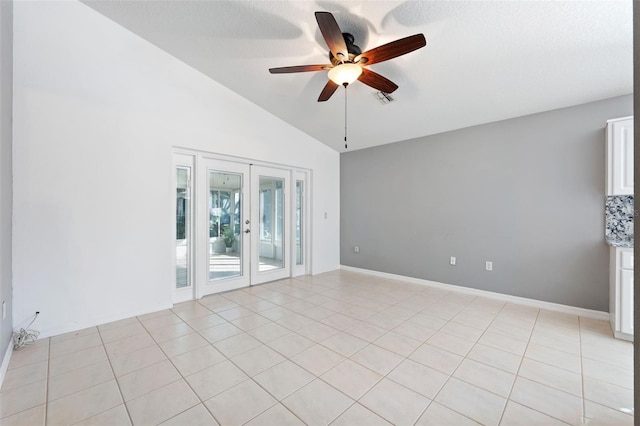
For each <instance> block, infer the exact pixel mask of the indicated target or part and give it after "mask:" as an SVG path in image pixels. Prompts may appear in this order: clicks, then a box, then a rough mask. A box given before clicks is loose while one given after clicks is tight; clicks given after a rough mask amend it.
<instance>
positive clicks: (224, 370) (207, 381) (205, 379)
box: [186, 361, 249, 401]
mask: <svg viewBox="0 0 640 426" xmlns="http://www.w3.org/2000/svg"><path fill="white" fill-rule="evenodd" d="M248 378H249V376H247V375H246V374H244V373H243V372H242V370H240V369H239V368H238V367H236V366H235V365H233V363H231V362H230V361H223V362H220V363H218V364H216V365H213V366H211V367H209V368H206V369H204V370H201V371H198V372H197V373H195V374H192V375H190V376H187V377H186V380H187V382H188V383H189V385H190V386H191V387H192V388H193V390H194V391H195V392H196V394H197V395H198V396H199V397H200V399H201V400H203V401H204V400H207V399H209V398H211V397H213V396H215V395H217V394H219V393H220V392H224V391H225V390H227V389H229V388H230V387H233V386H235V385H237V384H238V383H241V382H243V381H245V380H247V379H248Z"/></svg>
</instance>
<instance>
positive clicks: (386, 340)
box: [374, 331, 422, 356]
mask: <svg viewBox="0 0 640 426" xmlns="http://www.w3.org/2000/svg"><path fill="white" fill-rule="evenodd" d="M374 344H375V345H376V346H380V347H381V348H384V349H387V350H389V351H391V352H395V353H397V354H398V355H401V356H408V355H409V354H411V353H412V352H413V351H415V350H416V349H418V347H419V346H420V345H421V344H422V342H420V341H418V340H415V339H412V338H410V337H407V336H403V335H402V334H397V333H394V332H393V331H390V332H388V333H387V334H385V335H384V336H381V337H380V338H378V339H377V340H376V341H375V342H374Z"/></svg>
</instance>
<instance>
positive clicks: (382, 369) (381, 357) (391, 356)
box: [351, 345, 404, 376]
mask: <svg viewBox="0 0 640 426" xmlns="http://www.w3.org/2000/svg"><path fill="white" fill-rule="evenodd" d="M403 359H404V358H403V357H402V356H400V355H398V354H395V353H393V352H391V351H388V350H386V349H383V348H381V347H379V346H376V345H369V346H365V347H364V348H363V349H361V350H360V351H358V352H356V353H355V354H353V355H352V356H351V360H352V361H355V362H357V363H358V364H360V365H362V366H364V367H367V368H368V369H370V370H373V371H375V372H376V373H378V374H382V375H383V376H384V375H386V374H387V373H389V372H390V371H391V370H393V369H394V368H395V366H396V365H398V364H400V362H402V360H403Z"/></svg>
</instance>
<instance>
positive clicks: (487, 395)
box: [435, 377, 507, 424]
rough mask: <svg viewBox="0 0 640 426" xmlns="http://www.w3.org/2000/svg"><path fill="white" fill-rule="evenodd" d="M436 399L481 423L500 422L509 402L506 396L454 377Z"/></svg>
mask: <svg viewBox="0 0 640 426" xmlns="http://www.w3.org/2000/svg"><path fill="white" fill-rule="evenodd" d="M435 401H436V402H438V403H439V404H442V405H444V406H445V407H447V408H450V409H452V410H454V411H456V412H458V413H460V414H463V415H465V416H467V417H469V418H471V419H473V420H475V421H477V422H478V423H481V424H498V422H499V421H500V417H501V416H502V411H503V410H504V407H505V404H506V402H507V400H506V399H505V398H502V397H500V396H498V395H496V394H494V393H491V392H489V391H486V390H484V389H481V388H479V387H477V386H474V385H471V384H469V383H466V382H463V381H461V380H458V379H456V378H453V377H452V378H451V379H449V381H448V382H447V383H446V384H445V385H444V387H443V388H442V390H441V391H440V393H439V394H438V396H436V398H435Z"/></svg>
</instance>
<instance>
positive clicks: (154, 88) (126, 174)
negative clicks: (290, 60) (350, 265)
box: [13, 1, 339, 335]
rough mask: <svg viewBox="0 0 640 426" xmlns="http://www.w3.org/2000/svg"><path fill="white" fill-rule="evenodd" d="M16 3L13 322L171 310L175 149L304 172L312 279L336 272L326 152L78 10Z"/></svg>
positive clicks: (47, 327)
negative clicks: (309, 176) (309, 189)
mask: <svg viewBox="0 0 640 426" xmlns="http://www.w3.org/2000/svg"><path fill="white" fill-rule="evenodd" d="M14 9H15V10H14V14H15V21H14V29H15V35H14V53H15V56H14V66H15V68H14V74H15V76H14V80H15V81H14V91H15V93H14V99H15V103H14V116H15V126H14V143H15V153H14V173H15V186H14V196H15V201H14V209H15V215H14V217H15V219H14V224H13V225H14V230H13V232H14V252H13V272H14V325H15V326H16V327H18V326H20V325H21V324H22V323H23V322H24V321H25V320H27V319H29V318H30V317H31V316H32V314H33V313H34V312H35V311H36V310H39V311H40V312H41V315H40V318H39V319H38V322H37V323H36V324H34V327H36V328H37V329H39V330H41V331H42V332H43V334H44V335H51V334H57V333H60V332H63V331H68V330H73V329H79V328H83V327H86V326H90V325H95V324H99V323H103V322H106V321H111V320H115V319H118V318H122V317H126V316H130V315H134V314H140V313H143V312H150V311H153V310H157V309H162V308H166V307H168V306H170V305H171V285H172V276H171V262H172V261H173V257H172V256H171V249H170V247H171V241H172V238H173V236H174V235H173V231H172V222H171V214H170V209H171V196H172V194H173V191H172V188H171V184H172V173H173V171H172V168H171V153H172V147H173V146H180V147H185V148H192V149H200V150H205V151H209V152H215V153H221V154H225V155H234V156H240V157H245V158H251V159H257V160H261V161H269V162H276V163H282V164H288V165H295V166H298V167H303V168H309V169H312V170H313V200H312V203H313V212H312V215H313V217H312V220H313V229H312V232H313V247H312V250H313V259H312V264H313V272H314V273H320V272H325V271H329V270H333V269H336V268H338V265H339V155H338V153H336V152H334V151H332V150H330V149H329V148H327V147H326V146H324V145H322V144H321V143H319V142H318V141H316V140H315V139H312V138H311V137H309V136H307V135H306V134H303V133H301V132H300V131H298V130H296V129H294V128H292V127H291V126H289V125H288V124H286V123H284V122H282V121H281V120H279V119H278V118H275V117H274V116H272V115H271V114H269V113H267V112H265V111H264V110H262V109H260V108H258V107H257V106H255V105H254V104H251V103H249V102H248V101H246V100H245V99H244V98H241V97H239V96H238V95H236V94H235V93H233V92H231V91H229V90H227V89H226V88H224V87H222V86H220V85H219V84H217V83H216V82H213V81H211V80H210V79H209V78H207V77H205V76H204V75H202V74H200V73H198V72H197V71H194V70H193V69H191V68H189V67H188V66H186V65H185V64H183V63H182V62H180V61H178V60H177V59H175V58H173V57H171V56H169V55H168V54H166V53H165V52H163V51H161V50H159V49H158V48H156V47H155V46H153V45H151V44H149V43H148V42H146V41H144V40H142V39H140V38H139V37H137V36H135V35H134V34H132V33H130V32H128V31H127V30H125V29H123V28H122V27H120V26H118V25H117V24H115V23H113V22H111V21H109V20H107V19H106V18H104V17H103V16H102V15H100V14H98V13H97V12H95V11H93V10H92V9H90V8H88V7H87V6H85V5H83V4H81V3H78V2H75V1H73V2H18V3H17V4H15V7H14ZM324 212H327V213H328V219H326V220H325V219H324Z"/></svg>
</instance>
